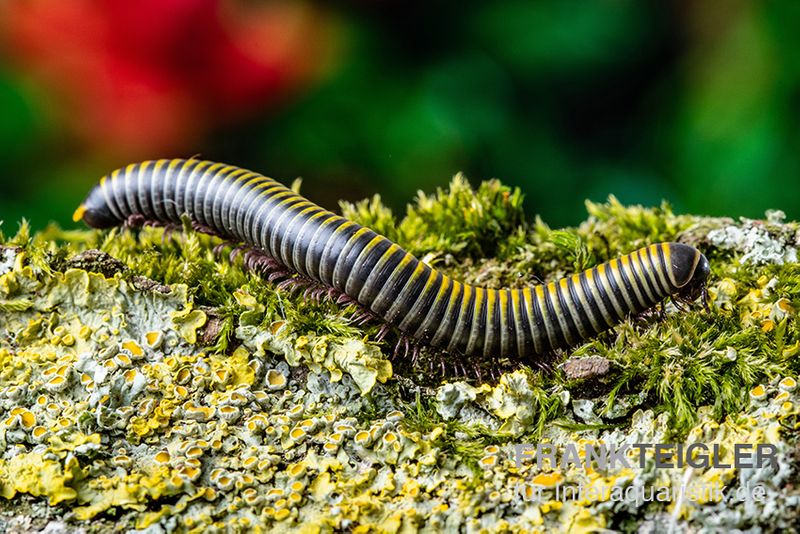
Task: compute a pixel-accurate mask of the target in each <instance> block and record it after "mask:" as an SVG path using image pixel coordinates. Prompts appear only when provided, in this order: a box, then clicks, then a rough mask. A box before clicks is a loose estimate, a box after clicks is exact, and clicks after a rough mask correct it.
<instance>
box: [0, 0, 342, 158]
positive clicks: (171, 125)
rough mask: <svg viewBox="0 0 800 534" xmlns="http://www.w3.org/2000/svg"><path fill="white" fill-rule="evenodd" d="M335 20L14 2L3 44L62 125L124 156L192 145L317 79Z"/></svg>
mask: <svg viewBox="0 0 800 534" xmlns="http://www.w3.org/2000/svg"><path fill="white" fill-rule="evenodd" d="M335 36H336V31H335V23H334V21H333V20H332V19H331V18H330V17H328V16H327V15H326V13H324V12H322V11H320V9H319V8H317V7H315V6H311V5H309V4H306V3H304V2H278V3H266V4H264V3H261V4H254V3H244V2H240V1H227V2H223V1H221V0H136V1H131V0H69V1H66V2H65V1H63V0H7V1H5V2H0V42H2V43H3V44H4V45H5V48H6V49H7V50H6V55H7V56H8V57H9V58H10V59H11V61H12V63H13V64H14V65H15V67H16V68H17V69H20V70H21V71H23V72H24V73H26V74H27V75H30V76H31V77H33V79H34V80H35V81H36V82H37V83H43V84H45V90H44V91H43V93H44V95H45V97H46V98H48V99H52V100H54V104H55V107H54V109H55V110H56V112H58V113H59V114H60V115H62V116H63V119H64V121H63V122H64V123H65V124H66V125H67V126H68V127H70V128H71V129H73V130H74V132H76V133H77V134H78V136H79V137H80V138H81V139H83V140H84V141H85V142H87V143H88V144H89V145H90V148H91V149H92V150H101V151H103V152H106V153H110V154H113V155H115V156H124V157H126V158H136V157H149V156H153V155H157V154H167V153H172V152H175V151H181V150H190V149H191V148H192V147H193V146H196V145H195V143H196V142H197V141H199V140H200V139H201V138H202V136H203V134H205V133H206V132H208V130H209V129H210V128H212V127H214V126H216V125H219V124H224V123H229V122H230V121H235V120H237V119H241V118H243V117H246V116H247V115H248V114H252V113H255V112H258V111H260V110H263V109H265V108H268V107H270V106H275V105H277V104H279V103H281V102H283V101H284V100H285V99H286V97H287V96H291V95H292V94H296V93H297V92H298V91H300V90H302V88H304V87H306V86H307V85H308V84H309V83H311V82H313V80H315V79H317V78H318V77H319V75H320V73H321V72H322V71H323V70H324V68H325V66H326V65H327V64H328V62H329V60H330V59H331V57H332V53H331V51H332V50H333V49H335V48H336V47H335V41H336V39H335Z"/></svg>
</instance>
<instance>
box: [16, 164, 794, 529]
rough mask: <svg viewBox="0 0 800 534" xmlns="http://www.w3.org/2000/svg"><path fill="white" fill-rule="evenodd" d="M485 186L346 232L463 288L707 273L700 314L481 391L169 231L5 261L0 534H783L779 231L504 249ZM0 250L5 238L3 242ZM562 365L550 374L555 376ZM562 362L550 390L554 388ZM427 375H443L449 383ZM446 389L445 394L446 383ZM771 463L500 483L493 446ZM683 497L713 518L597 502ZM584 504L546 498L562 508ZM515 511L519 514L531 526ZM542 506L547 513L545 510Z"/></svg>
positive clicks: (346, 311) (790, 360)
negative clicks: (675, 251) (690, 266)
mask: <svg viewBox="0 0 800 534" xmlns="http://www.w3.org/2000/svg"><path fill="white" fill-rule="evenodd" d="M521 204H522V199H521V195H520V193H519V192H518V191H516V190H511V189H509V188H506V187H504V186H502V185H500V184H499V183H498V182H495V181H492V182H486V183H484V184H482V185H481V186H480V188H479V189H477V190H473V189H472V188H470V187H469V185H468V183H467V182H466V181H465V180H464V179H463V178H461V177H456V179H454V181H453V183H452V184H451V187H450V189H449V190H448V191H439V192H437V193H436V194H435V195H432V196H424V195H420V197H419V198H418V199H417V201H416V203H415V205H414V206H412V207H410V208H409V209H408V213H407V214H406V216H405V217H404V218H403V219H402V220H400V221H398V220H397V218H396V217H395V216H394V215H393V214H392V213H391V212H390V211H389V210H388V209H387V208H385V207H384V206H383V205H382V204H381V203H380V200H379V199H372V200H369V201H365V202H362V203H359V204H357V205H349V204H344V205H343V206H342V208H343V212H344V214H345V215H346V216H347V217H350V218H352V219H354V220H357V221H359V222H362V223H363V224H367V225H369V226H371V227H373V228H374V229H375V230H377V231H379V232H382V233H384V234H386V235H387V236H388V237H390V238H392V239H394V240H396V241H397V242H399V243H400V244H401V245H403V246H404V247H406V248H407V249H408V250H410V251H411V252H413V253H415V254H417V255H418V256H420V257H422V258H424V260H425V261H426V262H428V263H430V264H432V265H435V266H436V267H438V268H441V269H443V270H445V271H447V272H448V274H451V275H453V276H456V277H458V278H460V279H463V280H465V281H467V282H471V283H477V284H481V285H485V286H490V287H503V286H505V287H509V286H511V287H520V286H522V285H525V284H530V283H532V282H533V281H534V280H536V279H539V280H545V281H549V280H553V279H556V278H558V277H561V276H563V275H565V274H567V273H570V272H573V271H575V270H579V269H584V268H587V267H589V266H592V265H594V264H596V263H598V262H601V261H605V260H607V259H610V258H611V257H613V256H616V255H619V254H621V253H625V252H628V251H630V250H634V249H636V248H638V247H641V246H643V245H645V244H648V243H653V242H658V241H669V240H677V239H680V240H682V241H684V242H688V243H690V244H693V245H696V246H698V247H700V248H701V249H702V250H703V252H704V253H706V255H707V256H708V258H709V261H710V263H711V267H712V276H711V278H710V285H709V305H710V309H709V310H705V309H703V307H702V306H700V305H696V306H695V307H693V308H691V309H690V310H687V311H679V310H677V309H676V308H675V307H674V306H673V305H671V304H670V305H668V306H667V307H666V310H665V317H663V318H659V316H658V315H657V314H653V315H651V316H646V317H639V318H632V319H629V320H627V321H625V322H624V323H622V324H621V325H620V326H618V327H617V328H615V329H614V330H613V331H611V332H609V333H606V334H604V335H602V336H600V337H599V338H597V339H595V340H593V341H590V342H588V343H586V344H584V345H582V346H579V347H576V348H575V349H574V350H570V351H565V352H563V353H561V354H558V355H555V356H556V358H555V360H553V359H552V358H551V365H550V367H549V368H548V369H546V370H544V371H542V370H539V369H531V368H528V367H520V366H517V367H516V368H515V367H514V366H513V365H509V364H508V362H484V365H483V369H484V371H488V370H490V368H494V369H495V370H497V371H498V372H500V376H498V377H497V378H496V379H493V380H488V379H487V378H486V375H485V374H484V380H483V381H477V380H474V379H470V380H465V379H464V378H458V377H454V376H452V375H445V376H438V375H437V374H436V373H431V371H430V370H429V368H428V367H427V364H426V362H425V359H424V358H423V360H422V361H421V363H420V365H418V366H416V367H413V366H411V365H410V364H409V362H408V361H406V360H403V359H400V360H398V359H392V358H391V357H390V355H391V353H392V345H393V341H394V340H393V339H390V340H389V342H388V343H387V342H384V343H378V342H376V334H377V332H378V329H379V325H375V324H368V325H366V326H364V327H361V326H357V325H355V324H353V323H351V322H350V321H349V320H348V318H349V317H350V315H351V314H352V312H353V309H352V308H342V307H340V306H337V305H335V304H333V303H331V302H328V301H324V302H321V303H317V302H312V301H309V300H307V299H305V298H304V297H303V295H302V292H300V293H299V294H294V295H292V294H289V293H287V292H285V291H282V290H278V289H276V288H275V286H274V285H272V284H270V283H268V282H265V281H263V280H261V279H260V278H258V277H257V276H255V275H253V274H251V273H248V272H245V271H243V270H242V267H241V262H240V261H238V260H237V261H235V262H234V263H233V264H232V263H230V262H229V261H228V260H227V259H224V260H223V259H220V258H218V257H215V256H214V254H213V252H212V249H213V247H214V245H216V244H218V243H219V241H218V240H217V239H215V238H211V237H208V236H205V235H201V234H197V233H194V232H192V231H189V230H185V231H183V232H180V231H178V232H174V233H171V234H168V235H165V234H164V232H163V231H162V230H160V229H152V228H145V229H142V230H140V231H129V230H125V231H121V230H112V231H109V232H95V231H83V230H80V231H77V230H71V231H64V230H60V229H57V228H48V229H47V230H46V231H44V232H41V233H39V234H37V235H34V236H31V235H29V232H28V230H27V227H26V226H25V225H24V224H23V225H22V227H21V228H20V230H19V232H18V233H17V234H16V235H15V236H14V237H3V238H1V239H0V244H2V247H0V450H2V455H1V456H0V496H2V497H3V499H1V500H0V503H2V504H1V505H0V508H1V509H2V513H0V529H5V528H8V529H16V530H22V531H24V530H31V531H32V530H37V529H41V528H44V527H46V526H48V525H49V528H50V529H56V530H59V531H60V530H65V529H66V530H74V531H85V532H92V531H107V530H109V529H114V528H116V529H118V530H135V529H141V530H147V531H149V532H168V531H188V532H213V531H215V530H216V531H242V532H244V531H252V530H259V529H260V530H261V531H270V532H272V531H306V532H318V531H322V532H330V531H353V532H371V531H384V532H401V531H402V532H414V531H418V530H421V531H425V532H440V531H466V532H495V531H512V532H516V531H519V532H524V531H551V530H563V531H570V532H581V531H584V532H587V531H597V530H601V529H614V530H622V531H633V530H642V531H646V532H647V531H649V532H657V531H662V530H665V529H668V528H674V529H677V530H684V529H693V530H697V531H712V530H718V529H753V528H754V529H764V530H780V529H783V528H789V527H792V526H794V525H797V523H798V521H799V520H800V511H799V510H800V489H798V488H800V480H799V479H798V462H800V458H798V456H799V455H798V453H797V450H798V448H797V447H798V446H797V438H798V428H799V427H798V421H799V420H800V419H799V416H798V414H799V413H800V390H798V388H797V380H798V371H800V354H798V353H800V323H798V321H797V314H796V310H797V308H798V306H800V265H798V263H797V257H796V249H797V247H798V245H799V244H800V243H799V241H800V240H799V239H798V235H799V234H798V228H800V227H798V225H797V224H796V223H785V222H784V221H783V220H782V219H781V217H780V216H779V215H776V214H775V213H771V214H770V216H769V217H768V219H767V220H766V221H752V220H742V221H738V222H737V221H733V220H730V219H711V218H703V217H695V216H678V215H674V214H673V213H672V212H671V210H670V209H669V207H668V206H666V205H663V206H661V207H659V208H655V209H645V208H641V207H625V206H622V205H621V204H620V203H619V202H617V201H616V200H615V199H613V198H611V199H609V201H608V202H607V203H605V204H593V203H587V208H588V212H589V216H588V219H587V220H586V221H585V222H584V223H582V224H581V225H580V226H579V227H577V228H569V229H564V230H557V231H554V230H551V229H550V228H548V227H547V226H546V225H545V224H544V223H543V222H542V221H539V220H536V221H535V222H534V223H532V224H525V223H524V220H525V217H524V216H523V212H522V207H521ZM6 228H7V226H6ZM564 360H566V361H564ZM562 361H563V363H562ZM449 363H451V362H449V361H448V359H447V358H445V364H446V366H447V365H449ZM448 368H449V367H448ZM524 443H551V444H554V445H555V446H557V447H559V448H561V449H563V448H565V447H566V446H567V445H568V444H570V443H577V444H587V443H684V444H689V443H704V444H707V445H712V444H716V445H718V446H719V447H720V450H721V451H722V455H723V460H729V459H730V455H731V454H732V452H731V451H732V450H733V446H734V444H737V443H739V444H747V443H749V444H755V443H769V444H773V445H775V447H776V450H777V453H778V460H779V463H778V466H777V468H775V469H773V468H772V467H770V468H767V469H748V468H740V469H736V468H733V467H705V468H703V467H701V468H691V467H685V466H684V467H674V468H658V469H657V468H656V467H655V462H654V461H653V458H652V451H650V452H648V453H647V454H648V456H647V457H646V460H647V461H646V462H645V463H644V465H643V466H639V465H638V464H636V465H635V466H633V467H630V468H629V467H620V466H613V467H611V466H606V467H605V468H602V467H601V466H595V467H592V468H588V469H583V468H576V467H575V466H564V467H559V466H556V469H554V470H550V469H549V468H548V467H547V466H543V467H542V468H541V469H540V468H539V467H538V466H536V465H535V464H530V463H525V464H524V465H522V466H520V467H517V465H516V463H515V450H516V449H515V445H517V444H524ZM690 482H695V483H704V484H706V485H708V486H710V487H719V488H727V491H729V492H735V491H736V490H737V489H740V488H745V487H752V486H753V485H758V486H759V487H760V488H762V489H763V495H762V496H761V498H758V499H756V498H750V499H749V500H748V499H743V500H741V501H737V502H727V501H725V500H722V499H721V498H719V495H718V494H714V493H710V494H708V495H699V496H695V497H696V498H688V497H683V498H678V499H669V500H663V501H660V500H651V501H647V502H643V501H641V500H637V499H634V498H619V495H618V494H617V493H614V492H619V491H620V490H623V489H625V488H641V489H648V488H649V489H652V490H655V489H657V488H658V489H659V490H663V491H670V490H671V489H672V490H674V489H675V488H679V487H680V486H681V485H683V484H686V483H690ZM577 487H583V488H584V489H586V488H591V491H590V492H588V493H586V494H584V495H583V496H582V497H581V498H578V499H563V498H559V496H558V493H557V492H558V491H559V490H563V489H564V488H577ZM530 494H536V495H537V498H536V499H530V498H529V497H530ZM562 495H563V493H562Z"/></svg>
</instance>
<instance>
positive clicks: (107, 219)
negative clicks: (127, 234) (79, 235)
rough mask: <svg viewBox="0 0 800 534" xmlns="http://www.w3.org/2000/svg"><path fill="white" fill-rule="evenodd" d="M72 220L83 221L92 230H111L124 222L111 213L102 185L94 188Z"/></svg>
mask: <svg viewBox="0 0 800 534" xmlns="http://www.w3.org/2000/svg"><path fill="white" fill-rule="evenodd" d="M72 220H73V221H75V222H78V221H83V222H85V223H86V224H88V225H89V226H91V227H92V228H111V227H112V226H118V225H119V224H121V223H122V222H124V221H121V220H119V219H118V218H117V217H115V216H114V214H113V213H111V210H110V209H109V207H108V205H107V204H106V201H105V198H104V197H103V191H102V185H101V184H98V185H96V186H94V188H93V189H92V190H91V191H90V192H89V194H88V195H87V197H86V200H84V201H83V202H82V203H81V205H80V206H78V209H76V210H75V213H73V214H72Z"/></svg>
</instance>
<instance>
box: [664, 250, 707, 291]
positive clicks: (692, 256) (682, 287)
mask: <svg viewBox="0 0 800 534" xmlns="http://www.w3.org/2000/svg"><path fill="white" fill-rule="evenodd" d="M669 257H670V264H671V266H670V268H671V269H672V279H673V281H674V283H675V286H676V287H677V289H678V291H677V292H676V294H675V296H677V297H678V298H680V299H682V300H686V301H694V300H696V299H697V298H698V297H700V296H701V295H702V294H703V290H704V289H705V286H706V281H707V280H708V275H709V273H710V272H711V267H710V266H709V264H708V260H707V259H706V257H705V256H704V255H703V253H702V252H700V251H699V250H697V249H696V248H694V247H692V246H690V245H684V244H683V243H670V244H669Z"/></svg>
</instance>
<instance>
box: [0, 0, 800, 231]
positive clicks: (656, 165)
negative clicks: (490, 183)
mask: <svg viewBox="0 0 800 534" xmlns="http://www.w3.org/2000/svg"><path fill="white" fill-rule="evenodd" d="M798 28H800V2H797V1H796V0H786V1H779V0H771V1H758V0H711V1H691V0H674V1H663V2H641V1H633V0H631V1H625V0H583V1H580V0H572V1H568V0H543V1H523V0H495V1H486V2H476V1H467V0H462V1H460V2H447V1H442V2H436V3H434V2H411V1H402V0H382V1H381V0H360V1H359V0H351V1H342V2H331V1H327V2H321V1H320V2H312V1H308V2H303V1H287V2H268V1H255V0H251V1H245V0H136V1H131V0H69V1H64V0H0V219H4V220H5V221H6V222H5V223H4V225H3V229H5V230H6V232H9V231H13V230H15V229H16V221H17V220H18V219H20V218H21V217H23V216H24V217H27V218H28V219H29V220H31V221H32V223H33V225H34V226H35V227H43V226H44V225H45V224H47V222H48V221H50V220H55V221H57V222H59V223H61V224H63V225H65V226H68V227H69V226H72V225H73V223H72V222H71V221H70V215H71V213H72V211H73V209H74V208H75V206H76V205H77V204H78V203H79V201H80V200H81V198H82V197H83V196H84V194H85V193H86V191H87V190H88V189H89V187H90V186H91V185H92V184H93V183H95V182H96V181H97V179H98V178H99V176H100V175H102V174H104V173H105V172H107V171H109V170H111V169H113V168H116V167H118V166H121V165H123V164H126V163H129V162H132V161H137V160H140V159H149V158H157V157H177V156H192V155H195V154H199V155H202V156H203V157H205V158H208V159H214V160H220V161H225V162H229V163H234V164H238V165H240V166H244V167H248V168H252V169H254V170H259V171H261V172H264V173H265V174H268V175H270V176H273V177H275V178H277V179H279V180H282V181H285V182H287V183H288V182H289V181H291V180H292V179H293V178H295V177H297V176H302V177H303V178H304V182H303V192H304V193H305V194H306V195H307V196H308V197H310V198H311V199H313V200H315V201H317V202H318V203H320V204H322V205H324V206H326V207H328V208H336V207H337V206H336V201H337V200H338V199H340V198H343V199H349V200H354V199H359V198H363V197H366V196H369V195H372V194H374V193H380V194H381V195H382V197H383V198H384V200H385V202H387V203H388V204H389V205H390V206H392V207H394V208H395V209H402V207H403V206H404V204H405V203H406V202H407V201H409V200H410V199H411V198H412V197H413V195H414V194H415V192H416V191H417V190H418V189H424V190H426V191H431V190H433V189H434V188H435V187H436V186H439V185H445V184H447V182H448V181H449V180H450V178H451V176H452V175H453V174H454V173H456V172H458V171H464V172H465V173H466V175H467V176H468V177H469V178H470V180H471V181H472V182H473V183H477V182H478V181H480V180H482V179H486V178H490V177H497V178H500V179H501V180H503V181H504V182H506V183H508V184H512V185H518V186H520V187H521V188H522V189H523V191H524V192H525V194H526V199H527V200H526V206H527V210H528V213H529V214H531V215H533V214H540V215H541V216H542V217H543V219H544V220H545V221H547V222H548V223H550V224H551V225H554V226H560V225H568V224H574V223H576V222H578V221H579V220H581V219H582V218H584V216H585V211H584V208H583V200H584V199H585V198H590V199H593V200H603V199H605V198H606V197H607V195H609V194H615V195H616V196H617V197H618V198H620V199H621V200H622V201H623V202H628V203H631V202H636V203H644V204H657V203H658V202H660V201H661V199H662V198H663V199H667V200H669V201H670V202H671V203H672V204H673V206H674V207H675V209H676V210H679V211H684V212H694V213H702V214H710V215H731V216H739V215H744V216H753V217H755V216H759V215H762V214H763V212H764V210H765V209H767V208H780V209H783V210H784V211H785V212H786V213H787V215H789V217H791V218H800V186H798V178H800V126H799V125H800V31H798Z"/></svg>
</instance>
